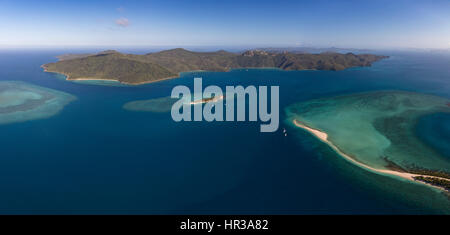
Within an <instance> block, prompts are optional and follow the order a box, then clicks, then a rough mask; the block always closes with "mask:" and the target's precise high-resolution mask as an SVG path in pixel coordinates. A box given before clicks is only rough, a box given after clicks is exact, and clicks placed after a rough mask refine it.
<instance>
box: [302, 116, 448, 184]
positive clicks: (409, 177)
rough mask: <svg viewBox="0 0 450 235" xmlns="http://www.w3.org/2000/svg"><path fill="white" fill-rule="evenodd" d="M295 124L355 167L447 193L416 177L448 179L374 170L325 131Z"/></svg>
mask: <svg viewBox="0 0 450 235" xmlns="http://www.w3.org/2000/svg"><path fill="white" fill-rule="evenodd" d="M293 123H294V125H295V126H297V127H300V128H302V129H304V130H306V131H308V132H309V133H311V134H312V135H314V136H315V137H316V138H318V139H319V140H321V141H322V142H324V143H326V144H328V146H330V147H331V148H332V149H333V150H334V151H336V153H338V154H339V155H340V156H342V157H343V158H344V159H346V160H347V161H349V162H351V163H353V164H355V165H357V166H359V167H361V168H363V169H366V170H368V171H371V172H374V173H377V174H381V175H388V176H396V177H400V178H403V179H406V180H410V181H412V182H415V183H420V184H424V185H427V186H430V187H433V188H437V189H441V190H444V191H447V190H445V188H443V187H439V186H435V185H432V184H429V183H426V182H423V181H418V180H415V179H414V177H418V176H423V177H435V178H438V179H443V180H448V179H445V178H442V177H437V176H430V175H421V174H412V173H407V172H400V171H394V170H386V169H377V168H373V167H371V166H368V165H366V164H364V163H361V162H359V161H357V160H355V159H354V158H352V157H351V156H349V155H348V154H346V153H344V152H342V151H341V150H340V149H339V148H338V147H337V146H336V145H335V144H334V143H332V142H331V141H329V140H328V134H327V133H325V132H323V131H320V130H316V129H313V128H311V127H308V126H306V125H305V124H303V123H301V122H299V121H297V120H295V119H294V121H293Z"/></svg>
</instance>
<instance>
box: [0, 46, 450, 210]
mask: <svg viewBox="0 0 450 235" xmlns="http://www.w3.org/2000/svg"><path fill="white" fill-rule="evenodd" d="M67 52H72V53H76V52H79V51H77V50H73V51H69V50H47V51H44V50H4V51H0V80H2V81H3V80H4V81H13V80H16V81H24V82H27V83H30V84H34V85H38V86H43V87H48V88H52V89H55V90H60V91H64V92H67V93H70V94H72V95H74V96H76V97H77V100H76V101H74V102H72V103H70V104H69V105H67V106H66V107H65V108H64V109H63V110H62V111H61V112H60V113H59V114H57V115H55V116H52V117H50V118H48V119H41V120H33V121H27V122H23V123H14V124H7V125H0V213H1V214H60V213H63V214H86V213H89V214H117V213H120V214H193V213H194V214H196V213H198V214H211V213H213V214H432V213H450V200H449V199H448V198H445V196H443V195H440V194H439V193H437V192H435V191H433V190H431V189H429V188H427V187H423V186H417V185H414V184H410V183H405V182H401V181H399V180H396V179H392V178H389V177H384V176H379V175H375V174H373V173H370V172H367V171H365V170H363V169H360V168H358V167H356V166H353V165H351V164H350V163H348V162H346V161H345V160H343V159H341V158H340V157H339V156H338V155H337V154H335V153H334V152H333V151H331V150H330V149H329V148H328V147H327V146H325V145H324V144H323V143H321V142H319V141H318V140H316V139H315V138H313V137H312V136H310V135H309V134H307V133H304V132H303V131H301V130H296V129H293V128H292V127H289V126H288V125H286V123H283V120H284V112H283V109H284V107H286V106H288V105H290V104H292V103H295V102H299V101H304V100H308V99H313V98H319V97H326V96H334V95H339V94H348V93H353V92H361V91H369V90H383V89H390V90H393V89H394V90H407V91H416V92H423V93H429V94H434V95H439V96H443V97H446V98H450V54H444V53H425V52H420V53H419V52H387V51H386V52H376V53H379V54H384V55H389V56H391V57H390V58H389V59H385V60H382V61H379V62H376V63H375V64H374V65H373V66H372V67H365V68H352V69H347V70H344V71H339V72H333V71H289V72H287V71H280V70H275V69H259V70H258V69H250V70H248V71H247V70H234V71H231V72H227V73H220V72H192V73H183V74H182V76H181V78H179V79H173V80H167V81H163V82H157V83H153V84H146V85H141V86H100V85H88V84H80V83H75V82H68V81H65V80H63V79H61V78H60V77H58V76H57V75H55V74H52V73H45V72H43V70H42V68H40V66H41V65H42V64H45V63H48V62H53V61H56V60H57V59H56V58H55V56H56V55H60V54H63V53H67ZM144 52H145V51H143V52H142V53H144ZM194 77H202V78H203V85H204V86H206V85H218V86H221V87H225V86H226V85H243V86H248V85H255V86H259V85H278V86H280V115H281V116H280V120H281V121H280V128H279V130H278V131H277V132H274V133H260V132H259V125H260V123H258V122H239V123H238V122H180V123H177V122H174V121H172V119H171V116H170V113H162V114H161V113H150V112H130V111H127V110H125V109H123V108H122V105H123V104H125V103H126V102H129V101H134V100H142V99H151V98H158V97H164V96H170V93H171V90H172V88H173V87H174V86H176V85H179V84H183V85H187V86H192V85H193V78H194ZM283 128H286V129H287V133H288V136H284V134H283V132H282V130H283ZM416 132H417V135H418V136H419V137H420V138H421V139H422V140H423V141H424V142H426V143H427V144H429V145H430V146H432V147H434V148H435V149H436V150H437V151H440V152H441V153H442V154H443V155H444V156H447V157H449V158H450V148H449V146H450V115H449V114H434V115H429V116H426V117H424V118H422V119H421V120H420V121H419V123H418V125H417V131H416Z"/></svg>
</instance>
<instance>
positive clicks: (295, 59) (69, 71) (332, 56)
mask: <svg viewBox="0 0 450 235" xmlns="http://www.w3.org/2000/svg"><path fill="white" fill-rule="evenodd" d="M57 58H58V59H59V61H58V62H55V63H49V64H45V65H42V67H43V68H44V70H45V71H46V72H54V73H60V74H64V75H65V76H67V80H114V81H118V82H121V83H126V84H142V83H149V82H155V81H160V80H164V79H170V78H176V77H178V75H179V73H180V72H189V71H196V70H205V71H222V72H225V71H229V70H230V69H238V68H279V69H283V70H333V71H337V70H343V69H346V68H350V67H358V66H370V65H371V64H372V63H373V62H375V61H378V60H381V59H383V58H387V57H386V56H379V55H372V54H359V55H356V54H353V53H346V54H341V53H334V52H326V53H320V54H308V53H293V52H267V51H264V50H249V51H246V52H244V53H232V52H227V51H224V50H221V51H216V52H193V51H188V50H185V49H182V48H177V49H171V50H165V51H160V52H156V53H149V54H145V55H135V54H123V53H119V52H117V51H113V50H109V51H103V52H100V53H96V54H65V55H61V56H58V57H57Z"/></svg>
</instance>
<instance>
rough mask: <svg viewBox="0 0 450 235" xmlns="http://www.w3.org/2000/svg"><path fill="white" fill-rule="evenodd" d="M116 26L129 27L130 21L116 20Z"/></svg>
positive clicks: (123, 18)
mask: <svg viewBox="0 0 450 235" xmlns="http://www.w3.org/2000/svg"><path fill="white" fill-rule="evenodd" d="M116 24H117V25H118V26H121V27H128V26H129V25H130V21H129V20H128V19H127V18H125V17H121V18H119V19H117V20H116Z"/></svg>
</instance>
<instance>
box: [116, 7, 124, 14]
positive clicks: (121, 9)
mask: <svg viewBox="0 0 450 235" xmlns="http://www.w3.org/2000/svg"><path fill="white" fill-rule="evenodd" d="M116 10H117V11H118V12H120V13H122V12H124V11H125V8H124V7H118V8H117V9H116Z"/></svg>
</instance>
